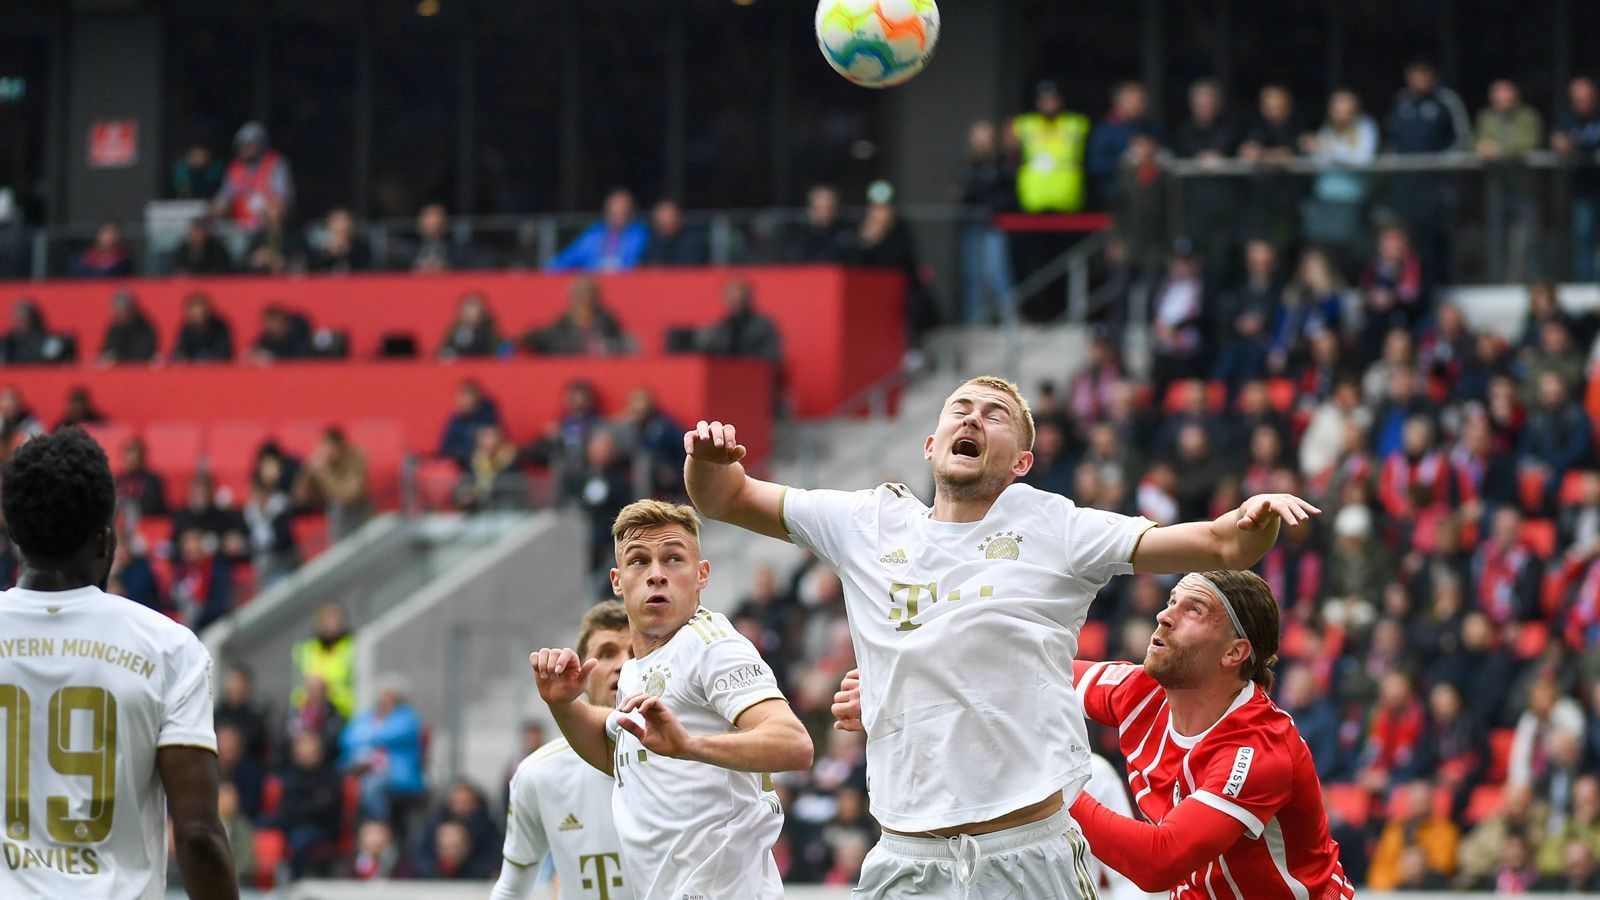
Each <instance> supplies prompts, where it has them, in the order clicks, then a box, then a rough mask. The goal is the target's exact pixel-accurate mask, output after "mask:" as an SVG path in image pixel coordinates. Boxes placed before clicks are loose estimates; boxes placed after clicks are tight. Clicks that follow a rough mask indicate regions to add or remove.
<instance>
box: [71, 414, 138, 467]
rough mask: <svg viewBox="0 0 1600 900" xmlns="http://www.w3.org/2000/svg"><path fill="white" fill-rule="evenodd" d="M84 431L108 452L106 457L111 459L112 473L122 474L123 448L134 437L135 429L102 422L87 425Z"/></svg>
mask: <svg viewBox="0 0 1600 900" xmlns="http://www.w3.org/2000/svg"><path fill="white" fill-rule="evenodd" d="M83 430H84V431H87V432H88V433H89V436H90V437H92V438H94V439H95V443H97V444H99V445H100V446H101V447H102V448H103V449H104V450H105V451H106V456H109V457H111V471H113V472H119V473H120V472H121V471H122V447H123V445H124V444H126V443H128V440H129V439H130V438H132V437H133V435H134V430H133V427H132V426H130V425H122V424H119V423H116V422H102V423H100V424H98V425H85V426H83Z"/></svg>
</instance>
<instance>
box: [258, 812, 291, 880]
mask: <svg viewBox="0 0 1600 900" xmlns="http://www.w3.org/2000/svg"><path fill="white" fill-rule="evenodd" d="M255 846H256V871H255V876H254V877H253V878H252V879H251V880H252V881H254V882H255V886H256V887H257V888H259V889H261V890H263V891H270V890H272V889H273V888H274V887H276V886H277V883H278V868H279V867H280V866H282V865H283V863H284V861H285V860H287V859H288V858H289V841H288V840H287V839H286V838H285V837H284V836H283V832H281V831H279V830H278V829H276V828H262V829H260V830H259V831H257V832H256V839H255Z"/></svg>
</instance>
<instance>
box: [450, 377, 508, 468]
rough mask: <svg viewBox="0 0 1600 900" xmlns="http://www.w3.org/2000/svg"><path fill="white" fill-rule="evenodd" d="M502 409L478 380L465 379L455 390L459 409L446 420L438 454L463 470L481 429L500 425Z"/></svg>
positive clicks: (470, 457) (475, 445) (469, 459)
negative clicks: (484, 391)
mask: <svg viewBox="0 0 1600 900" xmlns="http://www.w3.org/2000/svg"><path fill="white" fill-rule="evenodd" d="M499 424H500V410H499V408H498V407H496V406H495V403H494V401H493V400H492V399H490V398H489V397H488V396H487V395H485V394H484V393H483V388H482V387H481V386H479V384H478V383H477V382H476V381H465V382H462V384H461V387H460V388H458V389H457V390H456V411H455V412H453V413H451V414H450V420H449V421H447V422H445V423H444V434H443V435H441V436H440V437H439V456H440V457H441V458H443V459H448V460H451V461H453V462H455V464H456V465H458V466H460V467H461V468H462V470H463V471H464V470H465V469H466V468H467V466H468V464H469V463H470V461H471V460H472V453H473V450H474V449H475V448H476V447H477V443H478V429H480V428H482V427H484V426H485V425H499Z"/></svg>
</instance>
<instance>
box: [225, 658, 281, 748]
mask: <svg viewBox="0 0 1600 900" xmlns="http://www.w3.org/2000/svg"><path fill="white" fill-rule="evenodd" d="M254 692H255V677H254V675H252V673H251V672H250V670H249V669H246V668H243V667H240V666H232V667H230V668H229V669H228V671H227V673H226V674H224V675H223V678H222V690H221V691H220V696H219V697H218V698H217V704H216V706H215V708H214V709H213V714H212V719H213V720H214V722H215V724H216V727H218V728H221V727H223V726H228V727H230V728H235V729H237V730H238V732H239V737H240V738H241V739H242V740H243V741H244V752H245V753H246V754H247V755H249V756H252V757H254V758H256V759H265V758H266V756H267V753H268V751H270V750H271V749H272V748H271V745H270V741H269V735H268V728H267V715H268V713H267V705H266V704H265V703H263V702H261V701H260V700H257V699H256V698H255V696H254Z"/></svg>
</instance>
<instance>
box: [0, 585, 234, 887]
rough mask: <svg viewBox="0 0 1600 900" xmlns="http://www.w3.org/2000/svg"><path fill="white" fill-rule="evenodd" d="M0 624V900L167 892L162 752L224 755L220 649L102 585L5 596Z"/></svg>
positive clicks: (17, 590)
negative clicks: (217, 700) (215, 704)
mask: <svg viewBox="0 0 1600 900" xmlns="http://www.w3.org/2000/svg"><path fill="white" fill-rule="evenodd" d="M0 622H3V623H4V624H3V625H0V772H3V773H4V796H3V798H0V799H3V804H0V814H3V815H0V825H3V837H0V897H5V898H7V900H24V898H27V900H33V898H40V900H62V898H71V900H158V898H162V897H164V896H165V893H166V873H167V850H166V834H167V802H166V791H165V789H164V788H163V787H162V784H161V778H160V776H159V775H158V774H157V771H156V750H157V748H158V747H169V746H192V747H200V748H204V749H207V750H211V751H213V752H214V751H215V750H216V746H217V738H216V733H215V732H214V731H213V728H212V718H211V717H212V701H211V656H210V654H208V653H207V652H206V649H205V647H204V646H202V645H201V643H200V640H199V639H198V638H196V637H195V636H194V633H193V632H191V631H190V630H189V629H187V628H185V627H183V626H182V625H179V624H178V623H176V622H174V621H172V620H171V619H169V618H167V617H165V616H163V615H161V614H160V613H157V612H154V611H152V610H150V609H147V608H145V607H143V606H140V605H139V604H137V603H134V602H133V601H131V600H126V599H124V598H122V597H117V596H115V595H112V594H107V593H104V592H103V591H101V590H100V589H99V588H95V587H85V588H79V589H77V590H71V591H48V592H43V591H29V590H23V589H20V588H14V589H12V590H9V591H6V592H4V593H0Z"/></svg>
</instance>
